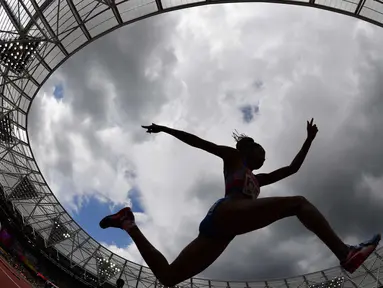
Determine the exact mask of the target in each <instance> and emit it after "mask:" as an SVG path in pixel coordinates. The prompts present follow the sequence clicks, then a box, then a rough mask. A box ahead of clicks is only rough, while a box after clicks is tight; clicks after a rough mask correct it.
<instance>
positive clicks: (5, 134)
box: [0, 113, 13, 143]
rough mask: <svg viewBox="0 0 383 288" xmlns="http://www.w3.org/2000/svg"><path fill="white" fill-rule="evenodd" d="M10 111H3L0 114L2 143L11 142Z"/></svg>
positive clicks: (0, 139)
mask: <svg viewBox="0 0 383 288" xmlns="http://www.w3.org/2000/svg"><path fill="white" fill-rule="evenodd" d="M10 115H11V113H3V114H2V115H0V141H1V142H2V143H12V142H13V137H12V125H11V117H10Z"/></svg>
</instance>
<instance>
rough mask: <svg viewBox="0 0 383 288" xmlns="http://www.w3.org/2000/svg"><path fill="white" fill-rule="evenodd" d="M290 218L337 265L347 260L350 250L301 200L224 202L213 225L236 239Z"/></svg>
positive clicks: (280, 199) (307, 202) (322, 219)
mask: <svg viewBox="0 0 383 288" xmlns="http://www.w3.org/2000/svg"><path fill="white" fill-rule="evenodd" d="M291 216H297V217H298V219H299V220H300V221H301V222H302V224H303V225H304V226H305V227H306V228H307V229H308V230H310V231H312V232H313V233H314V234H316V235H317V236H318V237H319V238H320V239H321V240H322V241H323V243H324V244H326V245H327V247H328V248H329V249H330V250H331V251H332V252H333V253H334V254H335V255H336V257H337V258H338V259H339V260H340V261H345V259H347V257H349V253H350V247H349V246H347V245H346V244H345V243H343V241H342V240H341V239H340V238H339V237H338V236H337V234H336V233H335V232H334V231H333V230H332V228H331V226H330V225H329V223H328V222H327V220H326V219H325V218H324V217H323V215H322V214H321V213H320V212H319V210H318V209H317V208H316V207H315V206H314V205H312V204H311V203H310V202H309V201H308V200H307V199H306V198H304V197H302V196H293V197H270V198H260V199H257V200H255V201H249V200H235V201H225V203H222V205H220V207H218V208H217V211H216V213H215V216H214V217H215V220H214V221H215V223H216V225H217V227H219V229H222V230H225V231H227V232H228V233H234V234H236V235H239V234H244V233H247V232H250V231H254V230H257V229H260V228H263V227H266V226H268V225H270V224H272V223H274V222H275V221H278V220H280V219H283V218H286V217H291ZM376 240H377V239H375V242H376ZM379 240H380V238H379Z"/></svg>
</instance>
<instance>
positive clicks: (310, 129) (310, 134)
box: [307, 118, 318, 141]
mask: <svg viewBox="0 0 383 288" xmlns="http://www.w3.org/2000/svg"><path fill="white" fill-rule="evenodd" d="M313 122H314V118H311V121H310V122H309V121H307V138H308V139H309V140H311V141H312V140H314V138H315V136H316V135H317V133H318V127H317V125H316V124H313Z"/></svg>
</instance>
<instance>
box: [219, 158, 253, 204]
mask: <svg viewBox="0 0 383 288" xmlns="http://www.w3.org/2000/svg"><path fill="white" fill-rule="evenodd" d="M224 175H225V186H226V189H225V197H230V196H232V195H235V194H236V193H242V194H244V195H245V196H247V197H249V198H252V199H256V198H257V197H258V196H259V193H260V188H259V183H258V180H257V178H256V177H255V176H254V174H253V173H252V172H251V170H250V169H249V168H247V167H246V166H245V165H243V166H242V168H240V169H238V170H236V171H235V172H234V173H230V174H229V173H227V172H225V173H224Z"/></svg>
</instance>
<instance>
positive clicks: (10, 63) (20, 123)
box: [0, 0, 383, 288]
mask: <svg viewBox="0 0 383 288" xmlns="http://www.w3.org/2000/svg"><path fill="white" fill-rule="evenodd" d="M234 2H259V1H252V0H244V1H230V0H203V1H202V0H129V1H127V0H0V97H1V98H0V99H1V102H0V109H1V110H0V188H1V189H0V194H2V195H1V199H3V200H4V199H5V201H8V202H10V203H11V204H12V206H13V208H14V209H16V211H18V213H19V214H21V216H22V221H23V223H24V225H29V226H30V227H32V229H33V230H34V233H37V234H38V235H39V236H40V237H42V238H43V239H44V243H45V246H46V247H52V248H54V249H56V251H57V253H59V254H60V255H64V257H65V258H66V260H67V261H69V263H70V268H71V269H75V268H81V269H83V270H84V271H86V273H84V279H92V281H93V282H96V283H97V285H101V284H103V283H105V282H110V283H115V281H116V280H117V279H118V278H122V279H124V280H125V282H126V284H125V285H127V286H129V287H135V288H141V287H157V286H161V285H160V284H159V283H158V282H157V280H156V278H155V277H154V275H153V274H152V273H151V271H150V270H149V269H148V268H146V267H143V266H141V265H138V264H136V263H133V262H131V261H129V260H127V259H124V258H122V257H120V256H118V255H116V254H114V253H112V252H111V251H109V250H107V249H106V248H105V247H103V246H101V245H100V244H99V243H98V242H97V241H96V240H94V239H93V238H92V237H91V236H89V235H88V234H87V233H86V232H85V231H84V230H83V229H82V228H81V227H80V226H79V225H78V224H77V223H76V222H75V221H74V220H73V219H72V217H71V216H70V215H69V214H68V213H67V212H66V211H65V209H64V208H63V207H62V206H61V205H60V203H59V202H58V200H57V199H56V197H55V196H54V195H53V193H52V191H51V190H50V188H49V187H48V185H47V183H46V182H45V180H44V177H43V175H42V174H41V172H40V170H39V168H38V166H37V164H36V161H35V159H34V156H33V153H32V150H31V147H30V143H29V138H28V133H27V116H28V112H29V109H30V107H31V104H32V100H33V98H34V97H35V96H36V94H37V92H38V91H39V89H40V87H41V85H42V84H43V83H44V82H45V81H46V80H47V79H48V77H49V76H50V75H51V74H52V73H53V71H55V70H56V69H57V68H58V67H59V66H60V65H61V64H62V63H63V62H64V61H65V60H67V59H68V58H69V57H70V56H71V55H73V54H74V53H76V52H77V51H79V50H80V49H81V48H82V47H84V46H85V45H87V44H89V43H91V42H92V41H93V40H95V39H96V38H99V37H101V36H103V35H105V34H107V33H109V32H111V31H112V30H114V29H117V28H119V27H121V26H124V25H127V24H129V23H132V22H135V21H138V20H141V19H144V18H147V17H151V16H154V15H157V14H160V13H165V12H169V11H173V10H177V9H183V8H188V7H193V6H199V5H207V4H220V3H234ZM263 2H273V3H280V4H292V5H301V6H311V7H316V8H320V9H326V10H330V11H333V12H337V13H342V14H345V15H348V16H352V17H356V18H358V19H361V20H364V21H367V22H370V23H372V24H375V25H377V26H381V27H383V1H381V0H291V1H277V0H270V1H263ZM8 202H7V203H8ZM382 254H383V249H379V250H378V251H377V252H376V253H375V254H374V255H373V256H371V257H370V258H369V259H368V261H367V262H366V263H365V264H364V265H363V266H362V267H361V268H360V269H358V270H357V271H356V272H355V273H354V274H353V275H348V274H347V273H346V272H345V271H343V270H342V269H341V268H340V267H335V268H331V269H328V270H325V271H320V272H316V273H313V274H309V275H304V276H299V277H298V276H297V277H292V278H289V279H279V280H270V281H254V282H226V281H212V280H208V279H197V278H193V279H190V280H188V281H185V282H184V283H181V284H180V285H179V286H180V287H196V288H197V287H198V288H203V287H208V288H211V287H214V288H218V287H222V288H227V287H232V288H247V287H249V288H265V287H267V288H299V287H310V288H338V287H339V288H341V287H344V288H359V287H366V288H378V287H380V286H382V283H381V282H380V280H379V278H380V268H381V265H382V256H383V255H382Z"/></svg>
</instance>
